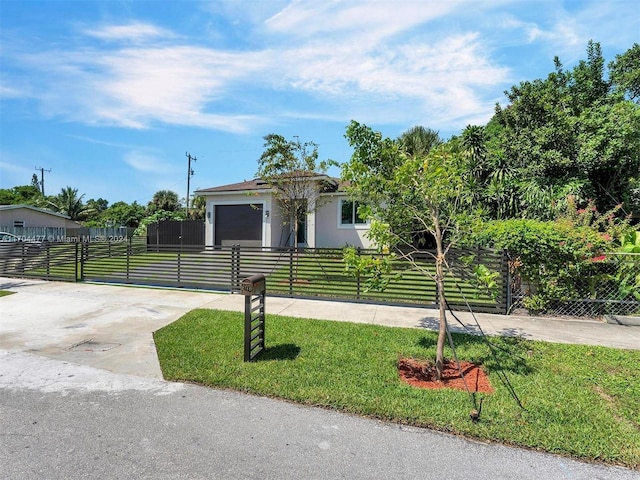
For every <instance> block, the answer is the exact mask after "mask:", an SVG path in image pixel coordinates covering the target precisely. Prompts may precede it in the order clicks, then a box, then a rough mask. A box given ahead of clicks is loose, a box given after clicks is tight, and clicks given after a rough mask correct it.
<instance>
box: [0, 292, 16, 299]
mask: <svg viewBox="0 0 640 480" xmlns="http://www.w3.org/2000/svg"><path fill="white" fill-rule="evenodd" d="M14 293H16V292H10V291H9V290H0V297H6V296H7V295H13V294H14Z"/></svg>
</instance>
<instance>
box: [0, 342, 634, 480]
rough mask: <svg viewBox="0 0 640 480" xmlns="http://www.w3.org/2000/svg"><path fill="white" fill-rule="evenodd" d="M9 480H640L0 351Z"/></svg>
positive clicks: (0, 438)
mask: <svg viewBox="0 0 640 480" xmlns="http://www.w3.org/2000/svg"><path fill="white" fill-rule="evenodd" d="M0 418H1V419H2V430H1V432H0V477H1V478H6V479H12V480H21V479H98V478H99V479H120V478H122V479H124V478H127V479H129V478H139V479H339V478H345V479H352V480H359V479H386V480H388V479H428V478H434V479H443V480H444V479H447V480H456V479H460V480H462V479H464V480H467V479H474V480H483V479H492V480H494V479H523V480H526V479H532V480H541V479H600V480H609V479H638V478H640V472H637V471H631V470H627V469H622V468H616V467H605V466H602V465H594V464H587V463H582V462H577V461H574V460H571V459H567V458H562V457H558V456H554V455H549V454H542V453H538V452H533V451H528V450H523V449H517V448H509V447H505V446H502V445H495V444H483V443H480V442H474V441H469V440H465V439H461V438H458V437H455V436H451V435H446V434H442V433H438V432H433V431H429V430H425V429H417V428H410V427H403V426H399V425H393V424H387V423H382V422H379V421H375V420H371V419H364V418H359V417H354V416H350V415H344V414H339V413H336V412H332V411H327V410H323V409H318V408H310V407H302V406H298V405H293V404H289V403H286V402H282V401H277V400H272V399H268V398H263V397H254V396H249V395H242V394H239V393H234V392H228V391H220V390H214V389H208V388H204V387H199V386H195V385H185V384H179V383H170V382H165V381H163V380H157V379H153V378H146V377H138V376H134V375H125V374H116V373H111V372H108V371H106V370H101V369H96V368H93V367H89V366H86V365H77V364H73V363H68V362H64V361H60V360H55V359H50V358H45V357H41V356H36V355H32V354H29V353H25V352H17V351H13V352H8V351H0Z"/></svg>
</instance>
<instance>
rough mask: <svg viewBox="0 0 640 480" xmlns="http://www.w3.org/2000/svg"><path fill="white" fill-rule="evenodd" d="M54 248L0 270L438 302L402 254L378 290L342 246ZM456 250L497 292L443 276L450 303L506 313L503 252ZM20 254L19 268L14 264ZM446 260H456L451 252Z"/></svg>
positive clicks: (428, 264)
mask: <svg viewBox="0 0 640 480" xmlns="http://www.w3.org/2000/svg"><path fill="white" fill-rule="evenodd" d="M54 247H55V245H53V244H42V245H41V246H40V247H39V248H38V249H37V250H34V251H33V253H32V254H31V255H29V256H28V257H29V262H27V263H24V261H23V260H24V259H26V257H22V256H21V253H20V252H19V251H18V250H17V249H16V250H15V252H14V253H15V257H12V261H11V262H5V263H2V262H0V274H2V275H6V276H24V277H36V278H45V279H60V280H72V281H75V280H86V281H98V282H113V283H124V284H137V285H155V286H167V287H183V288H199V289H213V290H226V291H231V292H238V291H239V289H240V282H241V280H242V279H243V278H245V277H248V276H251V275H254V274H258V273H262V274H264V275H266V277H267V288H268V291H269V293H270V295H280V296H290V297H308V298H313V297H321V298H333V299H344V300H351V301H362V302H376V303H394V304H412V305H435V303H436V301H437V294H436V286H435V282H434V281H433V280H432V279H431V278H429V277H428V276H426V275H425V274H424V273H420V272H418V271H415V269H413V268H412V266H411V265H410V263H409V262H407V261H404V260H396V261H394V264H393V267H394V272H393V275H392V277H393V278H392V279H391V280H390V281H389V284H388V286H387V288H386V289H385V290H384V291H382V292H379V291H373V290H367V289H366V288H365V282H364V279H362V278H360V277H358V276H351V275H349V274H347V273H346V271H345V264H344V261H343V250H342V249H309V248H305V249H294V248H260V247H240V246H229V247H227V246H220V247H200V246H184V245H183V246H179V245H147V243H146V239H145V238H139V237H136V238H134V239H130V240H129V241H122V242H101V243H92V242H87V243H76V244H67V245H60V247H65V248H61V249H60V250H56V249H55V248H54ZM359 253H360V254H363V255H364V254H375V252H370V251H366V250H361V251H359ZM463 253H464V255H465V256H469V255H473V256H474V257H475V258H474V260H473V262H475V263H476V264H478V263H482V264H485V265H487V266H488V267H489V268H491V269H494V270H497V271H500V272H501V275H500V279H499V282H498V284H499V285H498V290H499V292H498V295H497V297H495V298H494V297H492V295H490V294H489V293H488V292H486V291H481V290H478V289H477V288H476V287H475V286H474V284H473V281H472V279H471V277H469V276H467V275H466V274H464V273H460V274H457V276H453V275H450V276H448V277H447V278H446V280H445V290H446V294H447V300H448V302H449V304H450V305H451V306H452V307H453V308H466V303H467V302H468V303H469V304H470V305H471V306H472V307H473V308H474V309H475V310H477V311H486V312H495V313H505V312H506V310H507V308H508V293H509V288H508V270H507V266H506V265H507V263H506V260H505V258H504V256H503V255H502V254H500V253H496V252H493V251H489V250H476V251H473V252H460V255H462V254H463ZM58 257H59V258H58ZM21 261H23V262H22V263H23V264H22V267H21V268H17V266H18V265H19V264H20V262H21ZM414 261H415V262H416V263H418V264H420V265H421V266H422V268H423V269H425V270H434V268H435V267H434V260H433V257H432V256H431V255H430V254H429V252H420V253H418V254H416V255H415V258H414ZM451 261H452V262H454V263H455V262H457V261H458V260H457V259H456V258H455V255H454V256H452V258H451ZM472 264H473V263H472ZM461 271H462V270H461Z"/></svg>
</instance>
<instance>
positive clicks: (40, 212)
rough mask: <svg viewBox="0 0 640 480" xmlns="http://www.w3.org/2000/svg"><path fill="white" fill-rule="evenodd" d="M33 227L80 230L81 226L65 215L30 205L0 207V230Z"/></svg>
mask: <svg viewBox="0 0 640 480" xmlns="http://www.w3.org/2000/svg"><path fill="white" fill-rule="evenodd" d="M35 227H37V228H43V227H46V228H80V227H82V225H80V224H79V223H78V222H74V221H73V220H71V218H70V217H68V216H66V215H63V214H61V213H56V212H52V211H50V210H45V209H43V208H37V207H34V206H32V205H0V230H2V229H5V228H7V229H8V228H10V229H14V228H35Z"/></svg>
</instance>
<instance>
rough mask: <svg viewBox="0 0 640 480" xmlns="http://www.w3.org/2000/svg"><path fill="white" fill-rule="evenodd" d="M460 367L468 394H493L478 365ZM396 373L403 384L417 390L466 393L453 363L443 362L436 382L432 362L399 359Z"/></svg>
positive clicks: (468, 364) (456, 367) (486, 378)
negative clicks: (448, 390) (447, 390)
mask: <svg viewBox="0 0 640 480" xmlns="http://www.w3.org/2000/svg"><path fill="white" fill-rule="evenodd" d="M460 367H461V368H462V373H463V374H464V381H466V383H467V388H469V391H470V392H481V393H493V387H492V386H491V383H490V382H489V378H488V377H487V375H486V374H485V373H484V371H483V370H482V367H481V366H480V365H476V364H474V363H471V362H460ZM398 373H399V374H400V378H401V379H402V380H403V381H404V382H406V383H408V384H409V385H411V386H414V387H417V388H429V389H438V388H454V389H456V390H462V391H465V392H466V391H467V389H466V388H465V386H464V381H463V380H462V377H461V376H460V370H458V364H457V363H456V362H455V361H445V363H444V371H443V372H442V379H441V380H439V381H438V380H436V367H435V365H434V364H433V363H432V362H426V361H419V360H414V359H411V358H401V359H400V360H398Z"/></svg>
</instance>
